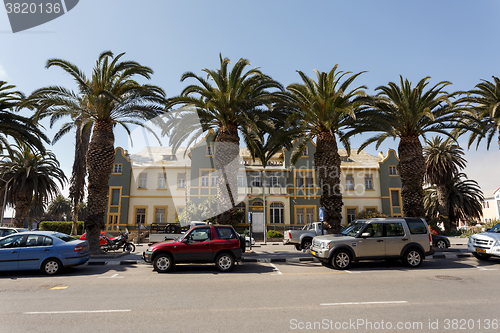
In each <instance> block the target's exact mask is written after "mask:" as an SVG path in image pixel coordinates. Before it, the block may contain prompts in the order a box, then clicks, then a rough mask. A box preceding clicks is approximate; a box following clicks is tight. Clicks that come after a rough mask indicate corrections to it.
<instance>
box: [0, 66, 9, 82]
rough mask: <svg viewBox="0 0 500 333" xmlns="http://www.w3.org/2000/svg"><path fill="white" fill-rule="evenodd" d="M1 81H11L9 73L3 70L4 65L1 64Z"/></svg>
mask: <svg viewBox="0 0 500 333" xmlns="http://www.w3.org/2000/svg"><path fill="white" fill-rule="evenodd" d="M0 81H9V76H8V75H7V71H6V70H5V68H3V66H2V64H0Z"/></svg>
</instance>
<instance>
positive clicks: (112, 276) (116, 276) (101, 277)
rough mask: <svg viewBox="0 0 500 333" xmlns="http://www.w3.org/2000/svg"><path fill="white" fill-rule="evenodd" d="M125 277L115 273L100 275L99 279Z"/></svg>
mask: <svg viewBox="0 0 500 333" xmlns="http://www.w3.org/2000/svg"><path fill="white" fill-rule="evenodd" d="M115 278H116V279H123V276H118V274H113V275H111V276H99V279H115Z"/></svg>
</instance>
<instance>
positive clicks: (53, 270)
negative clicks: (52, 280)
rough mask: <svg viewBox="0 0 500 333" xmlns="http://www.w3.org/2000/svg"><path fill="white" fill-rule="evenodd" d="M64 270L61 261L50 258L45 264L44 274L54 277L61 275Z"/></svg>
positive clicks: (43, 265) (43, 267) (43, 266)
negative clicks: (60, 272)
mask: <svg viewBox="0 0 500 333" xmlns="http://www.w3.org/2000/svg"><path fill="white" fill-rule="evenodd" d="M61 269H62V263H61V261H59V259H55V258H50V259H47V260H45V261H44V262H43V264H42V272H43V273H44V274H47V275H54V274H57V273H59V271H60V270H61Z"/></svg>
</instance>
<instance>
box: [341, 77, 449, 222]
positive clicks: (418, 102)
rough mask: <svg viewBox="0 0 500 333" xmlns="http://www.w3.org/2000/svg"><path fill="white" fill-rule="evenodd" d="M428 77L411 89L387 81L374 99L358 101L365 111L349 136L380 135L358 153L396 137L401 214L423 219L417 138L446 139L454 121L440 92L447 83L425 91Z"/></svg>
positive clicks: (407, 84)
mask: <svg viewBox="0 0 500 333" xmlns="http://www.w3.org/2000/svg"><path fill="white" fill-rule="evenodd" d="M429 80H430V77H425V78H423V79H422V80H420V81H419V82H418V84H417V85H416V86H415V87H414V88H413V87H412V84H411V82H409V81H408V79H406V80H403V77H401V76H400V85H399V86H398V85H397V84H396V83H394V82H389V84H388V85H387V86H380V87H378V88H376V91H380V92H379V93H378V94H377V95H376V96H370V97H367V98H361V99H360V102H363V103H365V108H364V110H363V111H362V112H360V113H358V123H357V125H356V129H355V130H353V131H351V132H350V133H349V135H354V134H357V133H363V132H368V131H375V132H381V133H380V134H378V135H376V136H374V137H372V138H370V139H368V140H367V141H365V142H364V143H363V144H362V145H361V146H360V150H361V149H363V148H365V147H366V146H367V145H369V144H371V143H373V142H376V147H377V148H378V147H379V146H380V144H381V143H382V142H383V141H384V140H385V139H387V138H394V139H396V138H399V146H398V154H399V164H398V166H397V168H398V171H399V174H400V176H401V183H402V192H401V196H402V199H403V212H404V214H405V216H412V217H423V216H424V204H423V198H424V192H423V189H422V186H423V180H424V174H425V158H424V155H423V151H422V144H421V142H420V137H425V135H426V134H427V133H430V132H436V133H440V134H443V135H446V136H450V134H449V133H448V132H446V131H445V129H446V128H451V127H452V123H453V121H454V118H455V113H454V111H455V110H454V105H453V104H452V103H451V102H450V100H449V96H450V95H449V94H448V93H446V92H445V91H444V90H443V89H444V88H445V87H446V86H448V85H450V84H451V83H450V82H447V81H442V82H439V83H437V84H436V85H434V86H433V87H431V88H430V89H427V90H426V87H427V85H428V84H429V82H428V81H429Z"/></svg>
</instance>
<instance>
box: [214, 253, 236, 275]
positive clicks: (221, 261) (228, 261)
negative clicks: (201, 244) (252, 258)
mask: <svg viewBox="0 0 500 333" xmlns="http://www.w3.org/2000/svg"><path fill="white" fill-rule="evenodd" d="M215 266H217V269H218V270H219V271H221V272H229V271H230V270H231V269H233V266H234V257H233V255H232V254H229V253H221V254H219V255H218V256H217V259H215Z"/></svg>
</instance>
